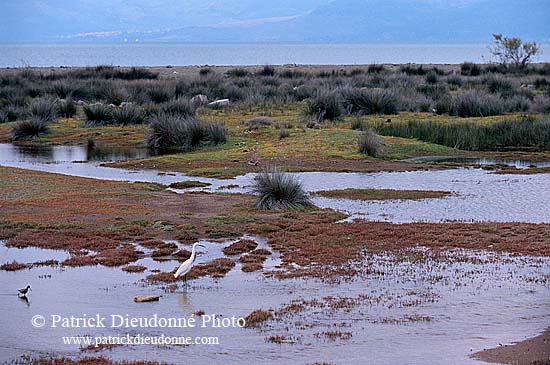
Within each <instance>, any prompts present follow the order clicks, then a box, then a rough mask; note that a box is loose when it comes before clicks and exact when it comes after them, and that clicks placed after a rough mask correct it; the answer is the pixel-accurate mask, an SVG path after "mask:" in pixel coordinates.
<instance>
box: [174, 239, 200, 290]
mask: <svg viewBox="0 0 550 365" xmlns="http://www.w3.org/2000/svg"><path fill="white" fill-rule="evenodd" d="M197 246H199V247H202V248H206V247H205V246H204V245H202V244H200V243H198V242H197V243H195V244H193V250H191V257H189V258H188V259H187V260H185V261H184V262H183V264H181V265H180V267H179V268H178V271H176V273H175V274H174V277H175V278H176V279H177V278H179V277H180V276H183V277H184V279H185V285H186V286H187V273H188V272H189V271H191V269H192V268H193V264H194V263H195V257H196V254H195V249H196V248H197Z"/></svg>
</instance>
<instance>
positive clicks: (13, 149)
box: [0, 144, 155, 163]
mask: <svg viewBox="0 0 550 365" xmlns="http://www.w3.org/2000/svg"><path fill="white" fill-rule="evenodd" d="M154 154H155V153H154V152H153V151H151V150H149V149H147V148H123V147H101V146H95V147H87V146H17V145H13V144H0V162H1V161H19V162H37V163H62V162H74V161H78V162H83V161H119V160H128V159H137V158H146V157H150V156H152V155H154Z"/></svg>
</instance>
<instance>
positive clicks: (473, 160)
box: [404, 156, 550, 169]
mask: <svg viewBox="0 0 550 365" xmlns="http://www.w3.org/2000/svg"><path fill="white" fill-rule="evenodd" d="M404 161H408V162H441V163H446V162H450V163H457V164H472V165H482V166H485V165H506V166H512V167H515V168H518V169H526V168H528V167H531V166H535V167H548V166H550V161H529V160H518V159H503V158H478V157H462V156H456V157H449V156H423V157H414V158H409V159H406V160H404Z"/></svg>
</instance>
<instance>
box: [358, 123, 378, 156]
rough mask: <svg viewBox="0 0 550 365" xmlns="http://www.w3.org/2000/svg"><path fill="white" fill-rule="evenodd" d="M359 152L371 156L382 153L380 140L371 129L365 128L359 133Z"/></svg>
mask: <svg viewBox="0 0 550 365" xmlns="http://www.w3.org/2000/svg"><path fill="white" fill-rule="evenodd" d="M359 152H360V153H362V154H364V155H367V156H372V157H379V156H380V155H381V154H382V140H381V138H380V136H379V135H378V134H376V132H374V131H373V130H372V129H367V130H364V131H362V132H361V134H359Z"/></svg>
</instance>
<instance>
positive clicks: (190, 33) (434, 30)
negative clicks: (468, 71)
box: [0, 0, 550, 42]
mask: <svg viewBox="0 0 550 365" xmlns="http://www.w3.org/2000/svg"><path fill="white" fill-rule="evenodd" d="M548 14H550V0H276V1H266V0H238V1H234V0H80V1H75V0H2V1H1V2H0V41H8V42H9V41H73V40H78V41H80V40H86V41H88V40H89V41H94V40H95V41H102V40H112V41H121V40H124V39H128V38H131V39H138V38H139V39H140V40H151V41H165V40H166V41H170V40H179V41H199V42H200V41H206V42H208V41H316V40H319V41H323V40H326V41H336V42H337V41H342V42H344V41H362V40H365V41H376V40H378V39H379V40H381V41H406V42H408V41H466V40H467V41H470V40H471V41H475V40H482V39H487V37H490V34H491V33H492V32H504V33H507V32H509V33H514V34H519V35H523V36H527V37H535V38H536V39H537V40H539V41H541V40H542V41H548V40H550V35H549V34H548V29H549V28H550V27H549V25H548V22H547V20H546V18H547V16H548ZM451 27H452V28H451ZM220 28H223V30H220ZM455 35H456V39H453V37H454V36H455Z"/></svg>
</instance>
